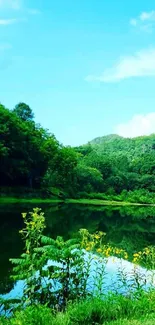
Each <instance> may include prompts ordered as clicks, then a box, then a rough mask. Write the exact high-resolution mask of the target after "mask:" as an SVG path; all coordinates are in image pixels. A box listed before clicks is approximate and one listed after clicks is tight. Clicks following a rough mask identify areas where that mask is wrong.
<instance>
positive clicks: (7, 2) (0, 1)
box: [0, 0, 22, 10]
mask: <svg viewBox="0 0 155 325" xmlns="http://www.w3.org/2000/svg"><path fill="white" fill-rule="evenodd" d="M21 6H22V0H0V8H11V9H15V10H18V9H20V8H21Z"/></svg>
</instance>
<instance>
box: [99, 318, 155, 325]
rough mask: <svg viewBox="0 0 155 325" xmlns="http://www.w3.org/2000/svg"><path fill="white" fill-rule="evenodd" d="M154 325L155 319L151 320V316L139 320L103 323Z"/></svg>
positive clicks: (107, 324) (113, 324) (114, 324)
mask: <svg viewBox="0 0 155 325" xmlns="http://www.w3.org/2000/svg"><path fill="white" fill-rule="evenodd" d="M154 324H155V318H153V319H152V318H151V319H149V316H148V317H147V318H143V319H139V320H136V319H134V320H127V319H120V320H117V321H114V322H110V323H103V325H154Z"/></svg>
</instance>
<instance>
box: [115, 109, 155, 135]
mask: <svg viewBox="0 0 155 325" xmlns="http://www.w3.org/2000/svg"><path fill="white" fill-rule="evenodd" d="M114 133H117V134H119V135H121V136H123V137H126V138H133V137H137V136H142V135H150V134H152V133H155V113H149V114H145V115H144V114H140V115H134V116H133V118H132V119H131V120H129V121H128V122H125V123H122V124H119V125H117V126H116V128H115V130H114Z"/></svg>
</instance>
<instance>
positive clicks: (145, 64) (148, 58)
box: [86, 48, 155, 82]
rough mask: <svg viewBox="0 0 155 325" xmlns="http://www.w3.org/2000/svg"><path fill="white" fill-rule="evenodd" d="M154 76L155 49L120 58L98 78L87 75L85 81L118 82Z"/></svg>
mask: <svg viewBox="0 0 155 325" xmlns="http://www.w3.org/2000/svg"><path fill="white" fill-rule="evenodd" d="M149 76H155V48H154V49H148V50H143V51H140V52H137V53H136V54H134V55H130V56H126V57H123V58H121V59H120V60H119V61H118V63H116V65H115V66H114V67H113V68H111V69H107V70H105V71H104V72H103V74H102V75H100V76H94V75H89V76H87V77H86V81H100V82H119V81H120V80H123V79H127V78H131V77H149Z"/></svg>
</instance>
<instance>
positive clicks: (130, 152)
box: [0, 103, 155, 203]
mask: <svg viewBox="0 0 155 325" xmlns="http://www.w3.org/2000/svg"><path fill="white" fill-rule="evenodd" d="M9 188H10V191H12V195H13V196H14V195H15V192H16V191H17V193H18V194H20V195H21V196H22V193H23V192H24V191H25V190H26V193H27V192H28V195H30V196H31V194H32V195H35V193H37V191H40V192H41V193H43V196H44V197H47V196H49V197H51V194H54V195H55V196H59V197H64V198H66V197H67V198H68V197H72V198H87V197H88V198H101V199H112V200H114V199H115V200H116V199H117V200H125V201H127V200H130V201H131V202H144V203H155V194H154V192H155V135H150V136H147V137H146V136H144V137H138V138H134V139H126V138H122V137H120V136H118V135H109V136H105V137H101V138H97V139H95V140H93V141H91V142H89V143H88V144H86V145H83V146H79V147H76V148H71V147H66V146H63V145H61V144H60V143H59V141H58V140H57V139H56V137H55V136H54V135H53V134H50V133H49V131H47V130H46V129H43V128H42V127H41V126H40V125H38V124H36V123H35V120H34V114H33V112H32V110H31V108H30V107H29V106H28V105H27V104H25V103H19V104H17V105H16V106H15V108H14V109H13V110H9V109H7V108H5V107H4V106H3V105H0V195H3V194H4V193H6V192H7V193H8V189H9ZM24 193H25V192H24ZM36 195H37V194H36ZM41 195H42V194H41Z"/></svg>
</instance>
